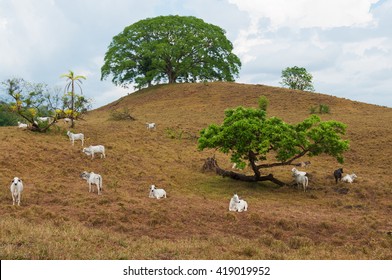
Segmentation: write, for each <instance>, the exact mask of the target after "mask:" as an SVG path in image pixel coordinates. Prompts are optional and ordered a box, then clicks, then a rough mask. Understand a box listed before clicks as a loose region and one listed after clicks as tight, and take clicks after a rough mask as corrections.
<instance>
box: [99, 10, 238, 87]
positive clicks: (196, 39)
mask: <svg viewBox="0 0 392 280" xmlns="http://www.w3.org/2000/svg"><path fill="white" fill-rule="evenodd" d="M232 50H233V45H232V43H231V42H230V41H229V40H228V39H227V38H226V36H225V31H224V30H223V29H222V28H220V27H218V26H215V25H212V24H208V23H205V22H204V21H203V20H201V19H198V18H196V17H191V16H159V17H155V18H148V19H144V20H141V21H138V22H136V23H134V24H132V25H130V26H128V27H126V28H125V29H124V31H123V32H121V33H120V34H118V35H117V36H115V37H113V40H112V42H111V43H110V45H109V48H108V51H107V52H106V54H105V59H104V62H105V63H104V65H103V66H102V68H101V80H102V79H105V78H107V77H108V76H109V75H112V82H113V83H114V84H116V85H121V86H124V87H127V86H128V85H129V84H131V83H135V84H136V88H143V87H146V86H150V85H152V84H155V83H160V82H168V83H176V82H197V81H234V77H235V76H238V73H239V68H240V67H241V62H240V59H239V58H238V57H237V56H236V55H235V54H233V53H232Z"/></svg>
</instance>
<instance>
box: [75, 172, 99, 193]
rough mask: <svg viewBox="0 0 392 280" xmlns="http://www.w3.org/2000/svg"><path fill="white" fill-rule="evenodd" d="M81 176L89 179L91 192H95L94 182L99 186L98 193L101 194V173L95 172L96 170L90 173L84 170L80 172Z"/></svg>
mask: <svg viewBox="0 0 392 280" xmlns="http://www.w3.org/2000/svg"><path fill="white" fill-rule="evenodd" d="M80 177H82V178H83V179H85V180H86V181H87V183H88V191H89V192H94V191H93V190H92V187H91V185H92V184H94V185H96V186H97V189H98V194H101V192H102V176H101V175H99V174H95V173H94V172H90V173H88V172H86V171H83V173H82V174H80Z"/></svg>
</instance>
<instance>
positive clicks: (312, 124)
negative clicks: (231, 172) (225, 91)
mask: <svg viewBox="0 0 392 280" xmlns="http://www.w3.org/2000/svg"><path fill="white" fill-rule="evenodd" d="M345 130H346V125H345V124H343V123H340V122H337V121H333V120H331V121H321V120H320V118H319V117H318V116H316V115H312V116H311V117H309V118H307V119H305V120H304V121H302V122H300V123H298V124H294V125H291V124H288V123H285V122H284V121H282V120H281V119H279V118H277V117H271V118H267V117H266V112H265V111H263V110H259V109H254V108H243V107H238V108H236V109H229V110H226V111H225V119H224V121H223V124H222V125H216V124H211V125H209V126H208V127H207V128H205V129H203V130H202V131H201V134H200V138H199V140H198V148H199V150H204V149H206V148H210V149H217V150H219V151H220V152H223V153H225V154H231V161H232V162H234V163H236V164H237V166H239V167H240V168H242V167H244V166H245V165H246V162H249V163H250V166H251V167H252V169H253V171H254V173H255V178H256V180H257V179H258V178H260V176H261V173H260V169H262V168H269V167H274V166H282V165H288V164H291V163H292V162H293V161H294V160H296V159H298V158H300V157H302V156H304V155H308V156H317V155H320V154H327V155H330V156H333V157H334V158H336V159H337V161H338V162H340V163H342V162H343V152H345V151H347V150H348V148H349V141H348V140H342V139H341V135H344V134H345ZM269 154H272V156H274V157H275V160H276V162H273V163H266V164H261V163H260V162H262V161H266V160H267V156H268V155H269Z"/></svg>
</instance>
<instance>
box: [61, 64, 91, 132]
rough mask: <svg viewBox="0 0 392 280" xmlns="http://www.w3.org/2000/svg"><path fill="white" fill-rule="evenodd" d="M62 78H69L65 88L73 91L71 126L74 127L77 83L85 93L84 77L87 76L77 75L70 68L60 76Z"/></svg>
mask: <svg viewBox="0 0 392 280" xmlns="http://www.w3.org/2000/svg"><path fill="white" fill-rule="evenodd" d="M60 77H61V78H67V81H68V83H67V85H66V86H65V90H66V91H67V92H70V93H71V111H72V113H71V128H73V127H74V104H75V101H74V96H75V84H76V85H77V86H78V87H79V89H80V92H81V93H82V94H83V90H82V87H81V85H82V79H83V80H85V79H86V77H85V76H75V74H74V72H73V71H71V70H69V72H68V73H67V74H63V75H61V76H60ZM69 88H71V91H69Z"/></svg>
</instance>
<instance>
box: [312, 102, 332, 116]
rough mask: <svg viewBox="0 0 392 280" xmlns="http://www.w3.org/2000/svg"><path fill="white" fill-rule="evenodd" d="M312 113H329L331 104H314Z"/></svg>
mask: <svg viewBox="0 0 392 280" xmlns="http://www.w3.org/2000/svg"><path fill="white" fill-rule="evenodd" d="M309 111H310V113H311V114H329V113H330V110H329V106H328V105H325V104H319V106H318V107H317V106H312V107H310V109H309Z"/></svg>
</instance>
